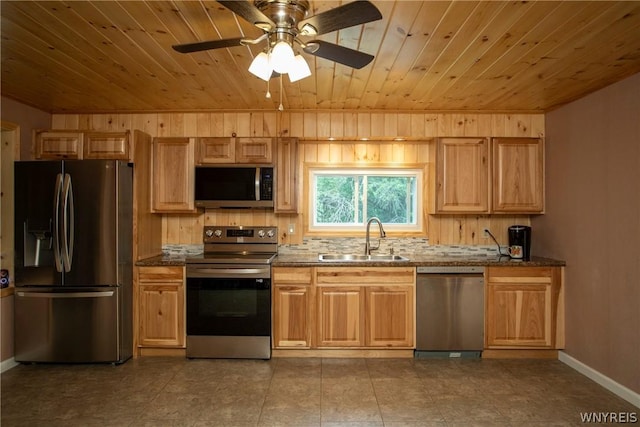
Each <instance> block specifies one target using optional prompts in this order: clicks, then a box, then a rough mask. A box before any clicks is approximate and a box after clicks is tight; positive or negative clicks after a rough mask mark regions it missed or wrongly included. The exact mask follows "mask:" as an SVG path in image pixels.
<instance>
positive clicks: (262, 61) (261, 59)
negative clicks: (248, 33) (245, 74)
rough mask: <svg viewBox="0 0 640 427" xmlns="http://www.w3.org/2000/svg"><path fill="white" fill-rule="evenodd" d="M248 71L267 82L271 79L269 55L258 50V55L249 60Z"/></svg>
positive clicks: (271, 69) (271, 71) (271, 70)
mask: <svg viewBox="0 0 640 427" xmlns="http://www.w3.org/2000/svg"><path fill="white" fill-rule="evenodd" d="M249 72H250V73H251V74H253V75H254V76H257V77H259V78H261V79H262V80H264V81H267V82H268V81H269V79H271V74H273V68H272V67H271V61H270V60H269V55H267V54H266V53H264V52H260V53H259V54H258V56H256V57H255V58H254V59H253V61H252V62H251V65H250V66H249Z"/></svg>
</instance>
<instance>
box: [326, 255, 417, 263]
mask: <svg viewBox="0 0 640 427" xmlns="http://www.w3.org/2000/svg"><path fill="white" fill-rule="evenodd" d="M318 261H325V262H371V261H380V262H398V261H409V258H406V257H403V256H401V255H391V254H389V255H356V254H320V255H318Z"/></svg>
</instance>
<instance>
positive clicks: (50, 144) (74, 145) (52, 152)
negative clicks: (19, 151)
mask: <svg viewBox="0 0 640 427" xmlns="http://www.w3.org/2000/svg"><path fill="white" fill-rule="evenodd" d="M35 138H36V157H37V158H38V159H82V145H83V140H84V134H83V133H82V132H59V131H50V132H37V133H36V135H35Z"/></svg>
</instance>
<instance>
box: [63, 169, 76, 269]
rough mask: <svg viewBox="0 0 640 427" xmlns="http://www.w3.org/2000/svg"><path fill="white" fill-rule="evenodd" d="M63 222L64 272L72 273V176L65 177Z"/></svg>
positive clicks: (66, 175)
mask: <svg viewBox="0 0 640 427" xmlns="http://www.w3.org/2000/svg"><path fill="white" fill-rule="evenodd" d="M62 199H63V205H62V212H63V213H62V222H63V232H62V235H63V240H62V244H63V249H64V250H63V252H62V259H63V264H64V271H65V273H68V272H69V271H71V263H72V261H73V241H74V234H75V233H74V217H73V211H74V209H73V186H72V185H71V175H69V174H68V173H67V174H65V175H64V183H63V190H62Z"/></svg>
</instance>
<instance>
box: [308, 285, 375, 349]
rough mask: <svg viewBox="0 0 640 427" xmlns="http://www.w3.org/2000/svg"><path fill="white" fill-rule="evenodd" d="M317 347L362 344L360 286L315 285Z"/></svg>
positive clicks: (357, 345)
mask: <svg viewBox="0 0 640 427" xmlns="http://www.w3.org/2000/svg"><path fill="white" fill-rule="evenodd" d="M316 292H317V304H318V318H317V319H318V320H317V323H318V325H317V326H318V337H317V345H318V347H361V346H364V343H365V339H364V322H363V320H364V318H363V315H364V293H363V291H362V288H361V287H359V286H335V287H334V286H318V287H317V290H316Z"/></svg>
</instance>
